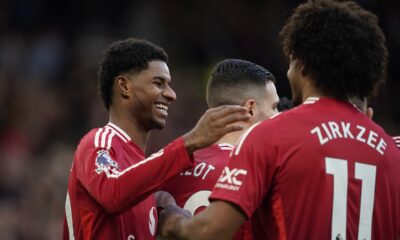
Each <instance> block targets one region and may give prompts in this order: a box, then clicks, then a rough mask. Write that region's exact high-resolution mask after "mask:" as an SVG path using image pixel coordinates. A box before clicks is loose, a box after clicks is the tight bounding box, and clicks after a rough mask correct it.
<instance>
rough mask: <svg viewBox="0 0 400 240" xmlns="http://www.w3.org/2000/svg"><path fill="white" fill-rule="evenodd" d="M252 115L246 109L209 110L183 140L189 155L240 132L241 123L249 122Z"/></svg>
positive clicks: (231, 106) (234, 107)
mask: <svg viewBox="0 0 400 240" xmlns="http://www.w3.org/2000/svg"><path fill="white" fill-rule="evenodd" d="M250 118H251V115H250V113H249V112H248V109H247V108H246V107H242V106H238V105H224V106H219V107H215V108H210V109H208V110H207V111H206V112H205V113H204V114H203V116H202V117H201V118H200V120H199V121H198V122H197V124H196V126H195V127H194V128H193V129H192V130H191V131H190V132H188V133H186V134H185V135H184V136H183V138H184V139H185V146H186V149H187V151H188V152H189V153H193V152H194V151H196V150H198V149H201V148H204V147H207V146H209V145H211V144H213V143H215V142H216V141H218V140H219V139H220V138H221V137H223V136H224V135H225V134H227V133H230V132H234V131H240V130H242V129H243V127H242V126H241V125H240V122H244V121H249V120H250Z"/></svg>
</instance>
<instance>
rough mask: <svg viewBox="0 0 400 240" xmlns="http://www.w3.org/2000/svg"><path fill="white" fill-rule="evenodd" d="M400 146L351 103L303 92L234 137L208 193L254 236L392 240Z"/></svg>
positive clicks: (398, 225)
mask: <svg viewBox="0 0 400 240" xmlns="http://www.w3.org/2000/svg"><path fill="white" fill-rule="evenodd" d="M399 159H400V151H398V149H397V147H396V145H395V144H394V141H393V140H392V139H391V137H390V136H388V135H387V134H386V133H385V132H384V130H382V128H380V127H379V126H378V125H376V124H375V123H374V122H373V121H371V120H370V119H368V118H367V117H366V116H365V115H364V114H362V113H360V112H359V111H358V110H357V109H356V108H354V107H353V106H352V104H350V103H346V102H341V101H337V100H334V99H330V98H321V99H318V98H310V99H308V100H306V101H305V102H304V104H302V105H301V106H299V107H297V108H295V109H292V110H289V111H286V112H284V113H281V114H280V115H278V116H276V117H274V118H272V119H270V120H267V121H264V122H262V123H260V124H258V125H255V126H254V127H252V128H251V129H249V130H248V131H247V132H246V133H245V134H244V135H243V136H242V138H241V139H240V140H239V142H238V144H237V146H236V147H235V149H234V152H233V156H232V159H231V161H230V162H229V164H228V166H227V167H226V168H225V169H224V171H223V173H222V175H221V177H220V178H219V180H218V183H217V184H216V185H215V188H214V190H213V192H212V194H211V198H212V199H222V200H225V201H229V202H232V203H233V204H236V205H238V206H239V207H240V208H241V209H242V210H243V211H244V212H245V213H246V214H247V216H248V217H249V218H251V222H252V224H253V234H254V238H255V239H346V238H347V239H396V236H397V235H398V234H399V233H400V178H399V177H398V175H399V173H400V161H399Z"/></svg>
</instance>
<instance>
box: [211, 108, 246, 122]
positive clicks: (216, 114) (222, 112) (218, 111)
mask: <svg viewBox="0 0 400 240" xmlns="http://www.w3.org/2000/svg"><path fill="white" fill-rule="evenodd" d="M235 112H242V113H245V112H248V109H247V108H246V107H243V106H239V105H222V106H218V107H215V108H210V109H208V110H207V114H208V115H209V116H210V117H211V118H214V119H218V118H220V117H223V116H226V115H229V114H231V113H235Z"/></svg>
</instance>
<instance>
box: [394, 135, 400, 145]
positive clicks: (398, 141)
mask: <svg viewBox="0 0 400 240" xmlns="http://www.w3.org/2000/svg"><path fill="white" fill-rule="evenodd" d="M393 139H394V141H395V143H396V145H397V147H398V148H400V136H397V137H393Z"/></svg>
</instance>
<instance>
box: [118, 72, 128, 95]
mask: <svg viewBox="0 0 400 240" xmlns="http://www.w3.org/2000/svg"><path fill="white" fill-rule="evenodd" d="M129 87H130V86H129V79H128V78H127V77H126V76H122V75H119V76H117V78H116V79H115V88H116V91H117V93H119V94H120V95H121V96H122V97H123V98H127V97H128V96H129Z"/></svg>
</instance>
